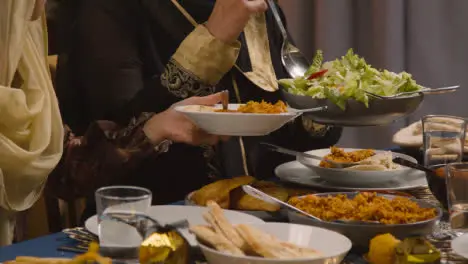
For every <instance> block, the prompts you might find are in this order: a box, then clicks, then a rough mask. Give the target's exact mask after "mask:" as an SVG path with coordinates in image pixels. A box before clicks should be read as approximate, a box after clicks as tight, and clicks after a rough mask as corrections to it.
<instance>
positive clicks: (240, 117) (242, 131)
mask: <svg viewBox="0 0 468 264" xmlns="http://www.w3.org/2000/svg"><path fill="white" fill-rule="evenodd" d="M239 106H240V104H229V110H237V108H239ZM203 108H205V109H206V108H207V107H204V106H197V105H188V106H177V107H176V108H175V110H176V111H178V112H181V113H183V114H184V115H186V116H187V117H188V118H189V119H190V120H192V121H193V122H194V123H195V124H196V125H197V126H198V127H199V128H201V129H203V130H205V131H206V132H208V133H210V134H213V135H224V136H264V135H268V134H270V133H271V132H273V131H275V130H278V129H279V128H281V127H282V126H283V125H284V124H286V123H287V122H288V121H290V120H292V119H294V118H295V117H296V116H298V115H297V113H296V112H295V111H294V110H292V109H290V110H289V111H288V112H286V113H280V114H248V113H222V112H210V111H203V110H201V109H203ZM221 108H222V107H221V105H216V106H215V109H221Z"/></svg>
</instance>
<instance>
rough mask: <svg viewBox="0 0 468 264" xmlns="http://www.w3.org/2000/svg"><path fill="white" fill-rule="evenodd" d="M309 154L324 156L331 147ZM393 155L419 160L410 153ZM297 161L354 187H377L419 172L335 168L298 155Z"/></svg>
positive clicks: (410, 170) (320, 174) (347, 150)
mask: <svg viewBox="0 0 468 264" xmlns="http://www.w3.org/2000/svg"><path fill="white" fill-rule="evenodd" d="M355 150H359V149H353V148H345V149H344V151H345V152H350V151H355ZM375 152H376V153H381V152H384V151H381V150H376V151H375ZM306 153H308V154H312V155H316V156H320V157H324V156H326V155H328V154H330V149H317V150H312V151H308V152H306ZM392 155H393V157H394V158H395V157H401V158H403V159H406V160H409V161H412V162H415V163H417V160H416V159H414V158H413V157H410V156H408V155H404V154H400V153H394V152H392ZM297 161H298V162H300V163H301V164H302V165H304V166H306V167H307V168H309V169H311V170H312V171H314V172H315V173H316V174H317V175H318V176H320V178H322V179H324V180H325V181H327V182H331V183H336V184H340V185H342V186H354V187H376V186H377V185H379V184H381V183H384V182H389V181H391V180H394V179H397V178H400V177H403V176H407V175H408V174H410V173H411V174H417V173H418V171H417V170H414V169H411V168H407V167H403V166H402V167H401V168H399V169H396V170H388V171H361V170H344V169H334V168H323V167H320V161H319V160H315V159H309V158H302V157H298V158H297Z"/></svg>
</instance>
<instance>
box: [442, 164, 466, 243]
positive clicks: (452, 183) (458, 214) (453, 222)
mask: <svg viewBox="0 0 468 264" xmlns="http://www.w3.org/2000/svg"><path fill="white" fill-rule="evenodd" d="M446 182H447V196H448V205H449V213H450V227H451V229H452V231H453V232H454V233H455V234H458V235H459V234H461V233H466V232H467V231H468V163H466V162H459V163H451V164H448V165H447V181H446Z"/></svg>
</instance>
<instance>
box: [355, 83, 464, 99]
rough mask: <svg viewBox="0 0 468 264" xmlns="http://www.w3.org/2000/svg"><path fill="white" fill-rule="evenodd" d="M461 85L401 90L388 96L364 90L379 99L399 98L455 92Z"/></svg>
mask: <svg viewBox="0 0 468 264" xmlns="http://www.w3.org/2000/svg"><path fill="white" fill-rule="evenodd" d="M459 87H460V85H454V86H447V87H440V88H434V89H431V88H423V89H421V90H419V91H414V92H401V93H397V94H394V95H388V96H384V95H378V94H375V93H371V92H368V91H364V92H365V93H366V94H368V95H370V96H372V97H375V98H378V99H392V98H397V97H401V96H405V95H412V94H417V93H422V94H443V93H452V92H455V91H456V90H457V89H458V88H459Z"/></svg>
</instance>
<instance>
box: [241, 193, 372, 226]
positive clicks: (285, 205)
mask: <svg viewBox="0 0 468 264" xmlns="http://www.w3.org/2000/svg"><path fill="white" fill-rule="evenodd" d="M242 190H243V191H244V192H245V193H247V194H248V195H250V196H252V197H255V198H257V199H259V200H262V201H264V202H265V203H269V204H274V205H277V206H279V207H281V208H284V209H287V210H290V211H294V212H296V213H299V214H302V215H304V216H307V217H309V218H312V219H314V220H315V221H319V222H327V221H324V220H322V219H320V218H318V217H316V216H314V215H311V214H309V213H307V212H304V211H302V210H301V209H299V208H297V207H294V206H292V205H290V204H288V203H285V202H283V201H281V200H278V199H276V198H275V197H273V196H271V195H268V194H266V193H264V192H262V191H260V190H259V189H257V188H254V187H252V186H250V185H243V186H242ZM332 222H335V223H345V224H380V223H379V222H377V221H357V220H341V219H340V220H335V221H332Z"/></svg>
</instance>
